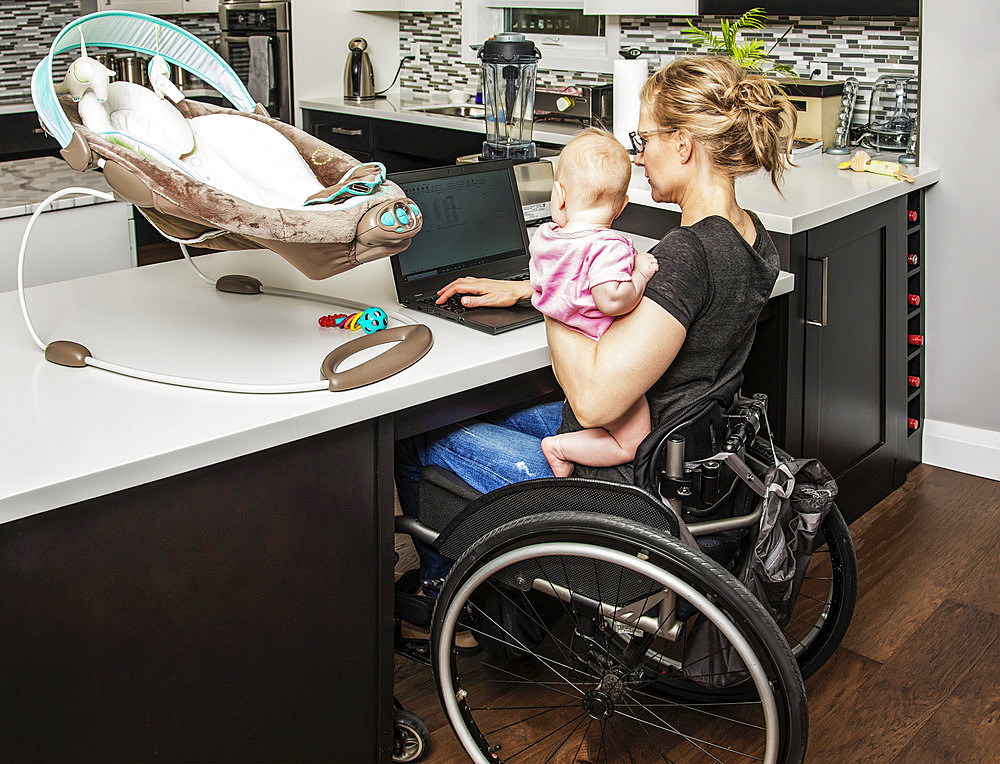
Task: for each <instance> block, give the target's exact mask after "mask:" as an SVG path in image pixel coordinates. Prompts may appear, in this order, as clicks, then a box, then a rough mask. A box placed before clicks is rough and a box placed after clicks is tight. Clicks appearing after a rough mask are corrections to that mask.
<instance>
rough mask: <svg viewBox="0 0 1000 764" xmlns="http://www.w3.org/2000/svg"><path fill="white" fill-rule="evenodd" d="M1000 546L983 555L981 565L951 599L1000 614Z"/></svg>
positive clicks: (971, 573) (954, 592) (952, 594)
mask: <svg viewBox="0 0 1000 764" xmlns="http://www.w3.org/2000/svg"><path fill="white" fill-rule="evenodd" d="M998 560H1000V544H997V545H996V546H994V547H993V548H992V549H990V551H988V552H987V553H986V554H985V555H983V558H982V560H980V561H979V564H978V565H976V566H975V567H974V568H972V570H971V571H969V574H968V575H967V576H966V577H965V579H964V580H963V581H961V582H960V583H959V585H958V586H957V587H956V588H955V590H954V591H953V592H952V593H951V594H950V595H948V596H949V597H950V598H951V599H953V600H956V601H958V602H964V603H965V604H966V605H973V606H975V607H978V608H980V609H981V610H988V611H990V612H991V613H1000V564H998V563H997V561H998Z"/></svg>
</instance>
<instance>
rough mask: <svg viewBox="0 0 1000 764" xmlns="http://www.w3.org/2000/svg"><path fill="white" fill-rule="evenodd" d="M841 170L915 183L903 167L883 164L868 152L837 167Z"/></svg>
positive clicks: (860, 152)
mask: <svg viewBox="0 0 1000 764" xmlns="http://www.w3.org/2000/svg"><path fill="white" fill-rule="evenodd" d="M837 167H839V168H840V169H841V170H847V169H851V170H854V172H873V173H875V174H876V175H888V176H889V177H890V178H896V179H897V180H905V181H906V182H907V183H913V181H914V178H913V176H912V175H908V174H907V173H905V172H903V165H901V164H898V163H896V162H883V161H882V160H880V159H872V158H871V155H870V154H869V153H868V152H867V151H857V152H855V154H854V156H852V157H851V158H850V160H849V161H847V162H841V163H840V164H839V165H837Z"/></svg>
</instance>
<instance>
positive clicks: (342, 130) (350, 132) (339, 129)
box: [327, 125, 363, 135]
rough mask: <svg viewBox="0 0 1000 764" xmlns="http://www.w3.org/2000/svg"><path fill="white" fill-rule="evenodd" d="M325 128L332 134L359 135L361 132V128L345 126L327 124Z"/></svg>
mask: <svg viewBox="0 0 1000 764" xmlns="http://www.w3.org/2000/svg"><path fill="white" fill-rule="evenodd" d="M327 129H328V130H329V131H330V132H331V133H333V134H334V135H361V134H362V132H363V131H362V130H361V128H358V129H357V130H351V129H350V128H347V127H335V126H334V125H329V126H328V127H327Z"/></svg>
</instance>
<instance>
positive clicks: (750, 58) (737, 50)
mask: <svg viewBox="0 0 1000 764" xmlns="http://www.w3.org/2000/svg"><path fill="white" fill-rule="evenodd" d="M766 19H767V14H766V13H765V12H764V9H763V8H751V9H750V10H749V11H747V12H746V13H744V14H743V15H742V16H740V17H739V18H737V19H734V20H730V19H723V20H722V34H721V36H720V35H718V34H715V33H714V32H709V31H705V30H702V29H699V28H698V27H696V26H695V25H694V24H693V23H691V21H690V20H688V28H687V29H686V30H685V31H684V38H685V40H687V41H688V42H689V43H691V44H692V45H693V46H694V47H695V48H699V49H701V48H705V49H706V51H705V52H706V53H710V54H713V55H718V56H728V57H729V58H730V59H732V60H733V62H734V63H736V64H738V65H739V66H742V67H743V68H744V69H746V70H748V71H753V72H758V73H760V74H769V75H776V74H781V75H784V76H786V77H792V78H794V77H795V72H794V71H793V69H792V67H790V66H788V64H778V63H773V62H772V61H771V51H773V50H774V49H775V47H777V45H778V43H780V42H781V41H782V40H784V39H785V37H786V36H787V35H788V33H789V32H791V31H792V27H791V26H789V27H788V29H786V30H785V32H784V34H782V35H781V37H779V38H778V39H777V40H776V41H775V42H774V44H773V45H772V46H771V47H770V48H768V49H767V50H765V49H764V43H763V41H762V40H747V41H744V42H741V41H740V40H739V35H740V32H741V31H743V30H744V29H763V28H764V26H765V24H764V21H765V20H766ZM765 67H766V68H765Z"/></svg>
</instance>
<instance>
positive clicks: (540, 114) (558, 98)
mask: <svg viewBox="0 0 1000 764" xmlns="http://www.w3.org/2000/svg"><path fill="white" fill-rule="evenodd" d="M613 111H614V92H613V88H612V86H611V85H579V86H577V85H567V86H565V87H551V88H535V121H536V122H540V121H543V120H544V121H553V122H579V123H580V124H582V125H587V126H591V127H607V128H610V127H611V120H612V113H613Z"/></svg>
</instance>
